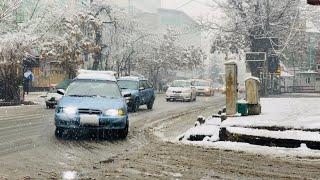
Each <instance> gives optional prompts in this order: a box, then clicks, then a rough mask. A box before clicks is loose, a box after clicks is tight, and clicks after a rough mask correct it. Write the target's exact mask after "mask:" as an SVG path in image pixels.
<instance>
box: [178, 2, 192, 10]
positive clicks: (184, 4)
mask: <svg viewBox="0 0 320 180" xmlns="http://www.w3.org/2000/svg"><path fill="white" fill-rule="evenodd" d="M192 1H195V0H189V1H187V2H185V3H183V4H181V5H180V6H178V7H177V8H176V9H180V8H182V7H183V6H186V5H188V4H190V3H191V2H192Z"/></svg>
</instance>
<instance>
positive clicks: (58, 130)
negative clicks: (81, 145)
mask: <svg viewBox="0 0 320 180" xmlns="http://www.w3.org/2000/svg"><path fill="white" fill-rule="evenodd" d="M63 133H64V129H63V128H61V127H56V130H55V133H54V134H55V136H56V137H59V138H61V137H62V135H63Z"/></svg>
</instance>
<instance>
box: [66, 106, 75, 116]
mask: <svg viewBox="0 0 320 180" xmlns="http://www.w3.org/2000/svg"><path fill="white" fill-rule="evenodd" d="M63 112H64V113H66V114H76V113H77V108H75V107H72V106H69V107H65V108H63Z"/></svg>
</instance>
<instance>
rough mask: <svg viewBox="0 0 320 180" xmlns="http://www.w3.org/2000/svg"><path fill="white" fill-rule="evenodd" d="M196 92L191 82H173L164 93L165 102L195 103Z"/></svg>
mask: <svg viewBox="0 0 320 180" xmlns="http://www.w3.org/2000/svg"><path fill="white" fill-rule="evenodd" d="M196 99H197V91H196V88H195V87H194V86H193V83H192V81H188V80H175V81H173V82H172V84H171V86H170V87H169V88H168V90H167V92H166V100H167V101H170V100H172V101H174V100H181V101H196Z"/></svg>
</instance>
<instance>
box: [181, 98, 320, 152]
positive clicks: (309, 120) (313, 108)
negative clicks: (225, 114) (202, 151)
mask: <svg viewBox="0 0 320 180" xmlns="http://www.w3.org/2000/svg"><path fill="white" fill-rule="evenodd" d="M261 106H262V114H261V115H257V116H242V117H229V118H228V119H227V120H225V121H223V122H221V121H220V119H219V118H207V120H206V122H205V123H204V124H203V125H199V124H198V123H197V124H198V125H197V126H195V127H193V128H191V129H189V130H188V131H187V132H185V133H184V134H182V135H181V136H179V137H178V138H177V139H179V140H180V142H182V143H186V144H192V145H200V146H204V147H211V148H219V149H227V150H234V151H247V152H252V153H258V154H272V155H279V156H287V155H290V156H302V157H305V156H312V157H317V158H319V157H320V151H319V150H313V149H309V148H308V147H307V146H306V145H305V144H304V143H301V147H299V148H284V147H268V146H259V145H252V144H248V143H241V142H228V141H219V131H220V130H221V128H226V130H227V131H228V132H229V133H234V134H244V135H249V136H258V137H267V138H274V139H284V140H286V139H288V140H298V141H299V142H300V141H306V142H320V133H319V131H318V130H319V129H320V111H319V109H320V98H264V99H261ZM257 127H258V128H265V127H267V128H268V127H269V128H270V127H273V128H275V129H276V128H282V129H283V131H278V130H274V131H272V130H268V129H258V128H257ZM270 129H272V128H270ZM310 130H314V131H310ZM197 135H200V136H204V135H206V137H205V138H204V139H203V140H202V141H190V139H192V138H194V137H196V136H197Z"/></svg>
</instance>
